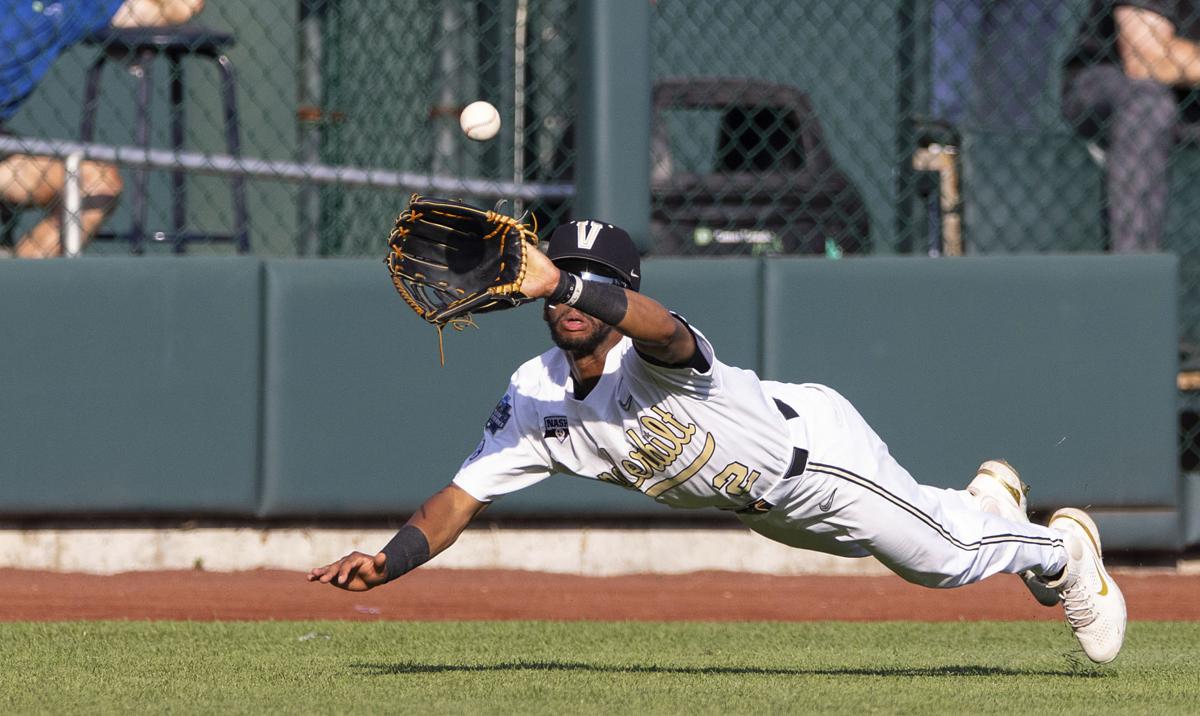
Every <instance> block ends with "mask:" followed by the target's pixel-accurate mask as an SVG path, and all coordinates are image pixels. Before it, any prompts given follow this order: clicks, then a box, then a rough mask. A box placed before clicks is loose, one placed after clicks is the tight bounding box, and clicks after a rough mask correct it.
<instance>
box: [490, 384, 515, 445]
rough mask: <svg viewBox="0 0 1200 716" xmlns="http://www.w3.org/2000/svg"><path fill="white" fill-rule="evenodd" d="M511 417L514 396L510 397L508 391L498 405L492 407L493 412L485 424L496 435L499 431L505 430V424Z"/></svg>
mask: <svg viewBox="0 0 1200 716" xmlns="http://www.w3.org/2000/svg"><path fill="white" fill-rule="evenodd" d="M511 417H512V398H510V397H509V395H508V393H505V394H504V397H503V398H501V399H500V402H499V403H496V407H495V408H493V409H492V414H491V415H490V416H489V417H488V419H487V423H486V424H485V425H484V427H485V428H487V431H488V432H489V433H491V434H492V435H495V434H496V433H498V432H499V431H501V430H503V429H504V426H505V425H508V421H509V419H510V418H511Z"/></svg>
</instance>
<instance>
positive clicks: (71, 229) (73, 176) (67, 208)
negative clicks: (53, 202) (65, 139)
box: [62, 152, 83, 258]
mask: <svg viewBox="0 0 1200 716" xmlns="http://www.w3.org/2000/svg"><path fill="white" fill-rule="evenodd" d="M82 163H83V152H72V153H71V154H69V155H67V158H66V160H65V161H64V162H63V165H64V168H65V170H66V180H65V183H64V186H63V205H62V212H63V216H62V246H63V256H66V257H67V258H75V257H77V256H79V254H81V253H82V252H83V226H82V223H83V217H82V216H81V212H82V211H83V191H82V188H81V187H80V184H79V183H80V178H79V165H80V164H82Z"/></svg>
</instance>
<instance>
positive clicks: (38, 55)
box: [0, 0, 124, 124]
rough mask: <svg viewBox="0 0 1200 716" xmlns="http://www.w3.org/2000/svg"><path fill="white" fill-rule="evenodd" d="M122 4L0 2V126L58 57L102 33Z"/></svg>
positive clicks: (102, 0)
mask: <svg viewBox="0 0 1200 716" xmlns="http://www.w3.org/2000/svg"><path fill="white" fill-rule="evenodd" d="M123 2H124V0H0V124H2V123H3V122H5V121H7V120H8V119H9V118H10V117H12V116H13V115H14V114H16V112H17V108H18V107H20V106H21V103H22V102H24V101H25V98H27V97H28V96H29V95H30V93H32V92H33V90H34V88H35V87H37V84H38V82H40V81H41V79H42V77H43V76H45V74H46V72H47V71H48V70H49V69H50V65H52V64H53V63H54V61H55V60H56V59H58V56H59V55H60V54H62V53H63V52H64V51H65V50H66V49H67V48H69V47H70V46H71V45H74V44H75V43H76V42H79V41H80V40H82V39H83V38H84V37H86V36H88V35H89V34H91V33H93V32H98V31H100V30H103V29H105V28H106V27H108V24H109V22H110V21H111V20H112V18H113V15H116V14H117V10H118V9H120V7H121V4H122V3H123Z"/></svg>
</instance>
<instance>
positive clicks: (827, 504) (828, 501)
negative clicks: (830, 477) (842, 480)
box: [817, 487, 837, 512]
mask: <svg viewBox="0 0 1200 716" xmlns="http://www.w3.org/2000/svg"><path fill="white" fill-rule="evenodd" d="M836 494H837V488H836V487H835V488H833V492H831V493H829V497H826V498H825V499H824V501H822V502H821V503H820V504H819V505H817V507H820V508H821V511H822V512H828V511H830V510H832V509H833V497H834V495H836Z"/></svg>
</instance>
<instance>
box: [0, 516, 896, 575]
mask: <svg viewBox="0 0 1200 716" xmlns="http://www.w3.org/2000/svg"><path fill="white" fill-rule="evenodd" d="M393 534H394V532H393V531H392V530H390V529H384V530H381V529H325V528H320V529H303V528H287V529H254V528H240V527H235V528H195V529H107V530H90V529H30V530H19V529H10V530H0V568H13V569H50V570H54V571H63V572H87V573H93V574H115V573H119V572H130V571H144V570H158V569H206V570H211V571H218V572H223V571H238V570H247V569H285V570H296V571H301V572H303V571H307V570H308V569H310V568H312V567H314V566H317V565H322V564H327V563H329V562H332V561H334V560H335V559H338V558H339V557H341V556H342V555H344V554H346V553H348V552H350V551H352V550H356V549H357V550H361V551H364V552H373V551H375V550H378V549H379V548H380V547H382V546H383V545H384V544H386V543H387V541H388V540H389V539H391V537H392V535H393ZM425 568H426V569H429V568H443V569H522V570H530V571H537V572H552V573H560V574H577V575H585V576H613V575H620V574H681V573H686V572H696V571H703V570H724V571H736V572H753V573H761V574H777V575H797V574H838V575H864V574H888V573H889V572H888V570H887V569H886V568H885V567H883V566H882V565H881V564H879V563H878V562H877V561H875V560H874V559H845V558H840V557H832V556H829V555H824V554H819V553H816V552H808V551H805V550H798V549H792V548H790V547H785V546H784V545H781V544H777V543H775V542H771V541H769V540H766V539H764V538H762V537H760V536H758V535H756V534H754V533H752V532H749V531H745V530H729V529H646V530H639V529H616V528H595V527H580V528H574V529H566V528H561V529H560V528H553V529H518V528H500V527H479V528H471V529H468V530H467V531H466V532H464V533H463V535H462V537H460V538H459V540H458V543H457V544H455V545H454V546H453V547H452V548H450V549H449V550H447V551H446V552H445V553H444V554H442V555H440V556H438V557H436V558H435V559H434V560H433V561H431V562H430V563H429V564H428V565H427V566H426V567H425Z"/></svg>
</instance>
